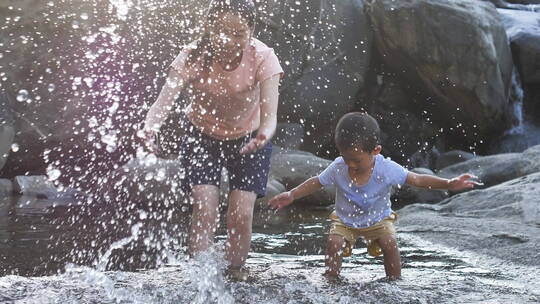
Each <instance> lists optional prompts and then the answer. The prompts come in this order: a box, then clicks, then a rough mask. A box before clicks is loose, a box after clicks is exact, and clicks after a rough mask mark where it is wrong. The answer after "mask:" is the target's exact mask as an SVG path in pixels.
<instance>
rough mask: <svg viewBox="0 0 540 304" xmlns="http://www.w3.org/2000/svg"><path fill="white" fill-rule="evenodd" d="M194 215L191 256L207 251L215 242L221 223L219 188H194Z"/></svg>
mask: <svg viewBox="0 0 540 304" xmlns="http://www.w3.org/2000/svg"><path fill="white" fill-rule="evenodd" d="M191 199H192V201H193V214H192V217H191V229H190V234H189V253H190V254H191V255H193V254H196V253H198V252H201V251H205V250H207V249H208V248H209V247H210V245H211V244H212V243H213V242H214V234H215V232H216V229H217V226H218V221H219V188H218V187H217V186H212V185H197V186H193V189H192V191H191Z"/></svg>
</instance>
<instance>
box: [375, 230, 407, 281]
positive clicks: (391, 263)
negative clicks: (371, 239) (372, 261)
mask: <svg viewBox="0 0 540 304" xmlns="http://www.w3.org/2000/svg"><path fill="white" fill-rule="evenodd" d="M377 242H378V243H379V246H381V249H382V252H383V255H384V270H385V271H386V277H387V278H388V279H390V280H395V279H399V278H400V277H401V257H400V255H399V249H398V246H397V242H396V238H395V237H394V236H393V235H386V236H383V237H382V238H380V239H378V240H377Z"/></svg>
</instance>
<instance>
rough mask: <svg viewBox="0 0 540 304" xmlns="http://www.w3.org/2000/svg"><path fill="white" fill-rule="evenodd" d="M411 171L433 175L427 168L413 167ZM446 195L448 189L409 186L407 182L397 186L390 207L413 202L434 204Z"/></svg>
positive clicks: (398, 206)
mask: <svg viewBox="0 0 540 304" xmlns="http://www.w3.org/2000/svg"><path fill="white" fill-rule="evenodd" d="M411 172H414V173H417V174H427V175H435V173H433V171H431V170H429V169H427V168H414V169H412V170H411ZM447 197H448V191H444V190H433V189H424V188H417V187H413V186H409V185H407V184H405V185H403V186H401V187H398V188H397V190H396V191H395V193H394V194H393V195H392V207H394V209H399V208H402V207H404V206H407V205H410V204H415V203H429V204H435V203H438V202H440V201H442V200H444V199H445V198H447Z"/></svg>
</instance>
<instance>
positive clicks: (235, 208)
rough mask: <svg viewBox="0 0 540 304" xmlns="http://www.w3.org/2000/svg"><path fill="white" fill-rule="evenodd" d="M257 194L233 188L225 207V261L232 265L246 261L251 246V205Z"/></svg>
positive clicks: (239, 264) (240, 264)
mask: <svg viewBox="0 0 540 304" xmlns="http://www.w3.org/2000/svg"><path fill="white" fill-rule="evenodd" d="M256 198H257V195H256V194H255V193H253V192H248V191H242V190H233V191H231V193H230V196H229V207H228V209H227V234H228V242H227V261H229V263H230V265H231V266H232V267H239V266H242V265H244V263H245V262H246V259H247V256H248V253H249V248H250V246H251V229H252V223H253V206H254V205H255V199H256Z"/></svg>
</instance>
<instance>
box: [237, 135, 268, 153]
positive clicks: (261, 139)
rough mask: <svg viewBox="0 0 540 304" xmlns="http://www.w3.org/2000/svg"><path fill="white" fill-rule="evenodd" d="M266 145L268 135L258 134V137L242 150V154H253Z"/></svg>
mask: <svg viewBox="0 0 540 304" xmlns="http://www.w3.org/2000/svg"><path fill="white" fill-rule="evenodd" d="M265 144H266V135H264V134H257V137H255V138H252V139H251V140H250V141H249V142H248V143H247V144H246V145H245V146H243V147H242V149H240V154H247V153H252V152H255V151H257V150H259V149H260V148H262V147H264V145H265Z"/></svg>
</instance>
